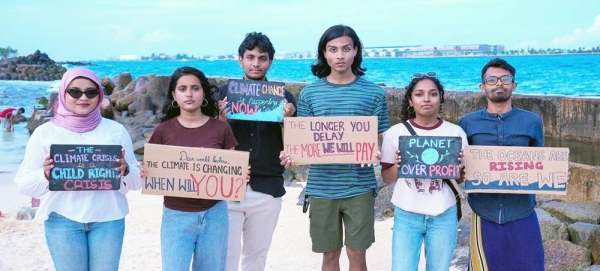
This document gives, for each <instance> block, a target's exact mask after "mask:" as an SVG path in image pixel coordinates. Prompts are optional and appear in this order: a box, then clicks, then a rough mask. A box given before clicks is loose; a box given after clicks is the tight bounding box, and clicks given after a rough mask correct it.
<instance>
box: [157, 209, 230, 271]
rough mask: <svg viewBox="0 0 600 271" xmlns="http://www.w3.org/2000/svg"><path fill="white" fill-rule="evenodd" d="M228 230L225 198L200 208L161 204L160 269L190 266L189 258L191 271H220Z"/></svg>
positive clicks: (225, 249) (176, 268) (222, 268)
mask: <svg viewBox="0 0 600 271" xmlns="http://www.w3.org/2000/svg"><path fill="white" fill-rule="evenodd" d="M228 232H229V218H228V215H227V203H226V202H225V201H221V202H219V203H217V204H216V205H215V206H213V207H212V208H210V209H208V210H206V211H202V212H182V211H177V210H173V209H169V208H167V207H163V218H162V225H161V230H160V248H161V254H162V270H164V271H167V270H173V271H180V270H190V262H191V263H192V264H191V265H192V270H193V271H219V270H223V271H224V270H225V267H226V262H227V234H228ZM192 256H193V258H192Z"/></svg>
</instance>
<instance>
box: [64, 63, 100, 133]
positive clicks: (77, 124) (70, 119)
mask: <svg viewBox="0 0 600 271" xmlns="http://www.w3.org/2000/svg"><path fill="white" fill-rule="evenodd" d="M78 77H83V78H86V79H89V80H91V81H92V82H94V84H96V86H97V87H98V89H99V90H100V95H98V104H97V105H96V108H94V110H93V111H92V112H90V113H88V114H87V115H79V114H76V113H73V112H71V111H70V110H69V108H68V107H67V104H66V101H65V95H67V94H66V91H67V86H69V84H70V83H71V81H73V80H74V79H75V78H78ZM103 100H104V91H103V89H102V86H101V85H100V81H99V80H98V77H97V76H96V74H95V73H94V72H93V71H91V70H88V69H86V68H73V69H70V70H67V72H65V74H63V77H62V79H61V81H60V88H59V89H58V109H57V110H56V112H55V113H54V118H53V119H52V123H54V124H56V125H58V126H60V127H63V128H65V129H68V130H71V131H73V132H78V133H85V132H89V131H91V130H94V129H95V128H96V127H97V126H98V125H99V124H100V121H102V115H100V105H101V104H102V101H103Z"/></svg>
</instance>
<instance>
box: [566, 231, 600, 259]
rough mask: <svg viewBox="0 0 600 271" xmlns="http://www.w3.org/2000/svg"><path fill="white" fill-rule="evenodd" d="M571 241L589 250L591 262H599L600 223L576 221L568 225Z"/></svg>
mask: <svg viewBox="0 0 600 271" xmlns="http://www.w3.org/2000/svg"><path fill="white" fill-rule="evenodd" d="M569 236H571V242H573V243H575V244H578V245H580V246H584V247H586V248H588V249H590V250H591V253H592V262H593V263H595V264H600V225H596V224H589V223H583V222H577V223H573V224H571V225H569Z"/></svg>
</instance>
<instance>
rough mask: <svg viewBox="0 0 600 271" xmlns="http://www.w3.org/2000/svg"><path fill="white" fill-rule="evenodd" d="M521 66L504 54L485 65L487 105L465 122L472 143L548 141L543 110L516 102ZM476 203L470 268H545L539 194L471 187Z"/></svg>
mask: <svg viewBox="0 0 600 271" xmlns="http://www.w3.org/2000/svg"><path fill="white" fill-rule="evenodd" d="M515 73H516V70H515V68H514V67H513V66H511V65H510V64H508V62H506V61H505V60H503V59H500V58H496V59H492V60H491V61H489V62H488V63H487V64H486V65H485V66H484V67H483V69H482V71H481V84H479V89H481V91H482V92H483V93H484V94H485V95H486V97H487V107H486V108H484V109H482V110H479V111H475V112H472V113H469V114H467V115H465V116H464V117H463V118H462V119H461V120H460V121H459V123H458V124H459V125H460V126H461V127H462V128H463V130H464V131H465V132H466V133H467V138H468V140H469V145H485V146H531V147H543V146H544V126H543V124H542V119H541V118H540V116H538V115H537V114H535V113H533V112H530V111H527V110H523V109H520V108H517V107H515V106H514V105H513V104H512V100H511V95H512V92H513V91H514V90H515V89H516V88H517V82H516V81H515ZM468 199H469V205H470V206H471V208H472V209H473V213H474V214H473V218H472V221H471V248H470V263H469V265H470V266H469V267H470V268H469V269H470V270H472V271H476V270H492V271H493V270H528V271H535V270H544V248H543V244H542V235H541V231H540V225H539V222H538V219H537V215H536V213H535V210H534V207H535V204H536V203H535V195H533V194H502V193H470V194H469V197H468Z"/></svg>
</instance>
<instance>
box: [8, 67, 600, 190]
mask: <svg viewBox="0 0 600 271" xmlns="http://www.w3.org/2000/svg"><path fill="white" fill-rule="evenodd" d="M491 58H492V57H468V58H399V59H369V58H367V59H364V60H363V66H364V67H366V68H367V72H366V76H365V78H366V79H368V80H371V81H373V82H377V83H384V84H385V85H386V86H394V87H403V86H405V85H406V84H408V82H409V80H410V78H411V75H412V74H413V73H415V72H427V71H435V72H437V73H438V77H439V79H440V80H441V82H442V84H443V85H444V87H445V88H446V89H447V90H455V91H479V89H478V85H479V82H480V76H481V68H482V67H483V66H484V65H485V63H487V61H489V60H490V59H491ZM505 59H506V60H507V61H508V62H509V63H511V64H512V65H513V66H515V68H516V69H517V74H516V80H517V83H518V84H519V85H518V88H517V90H516V91H515V93H517V94H528V95H558V96H569V97H590V98H596V97H598V98H600V80H598V78H600V55H555V56H514V57H505ZM92 63H93V64H94V65H92V66H88V68H90V69H91V70H93V71H95V72H96V73H97V74H98V76H99V77H100V78H102V77H113V76H116V75H118V74H120V73H122V72H129V73H131V75H132V76H133V78H134V79H135V78H137V77H138V76H146V75H149V74H156V75H170V74H171V73H172V72H173V71H174V70H175V69H176V68H178V67H181V66H193V67H196V68H198V69H200V70H202V71H203V72H204V73H205V74H206V75H207V76H209V77H232V78H240V77H241V76H242V71H241V68H240V67H239V64H238V62H237V61H231V60H217V61H95V62H92ZM311 63H313V60H308V59H300V60H279V59H276V60H274V61H273V65H272V67H271V69H270V70H269V73H268V77H269V80H271V81H287V82H312V81H315V80H316V77H314V76H313V75H312V73H311V71H310V65H311ZM67 68H70V67H69V66H68V67H67ZM58 84H59V81H51V82H25V81H2V80H0V110H2V109H4V108H6V107H15V108H19V107H24V108H25V109H26V112H25V116H30V115H31V111H32V109H33V107H34V106H35V105H36V104H37V101H36V100H35V98H37V97H40V96H46V97H47V96H49V94H50V93H51V92H56V91H57V90H58ZM0 134H1V135H2V137H1V138H2V139H1V140H0V157H2V158H3V160H2V163H0V182H2V181H5V180H3V179H2V176H3V174H4V175H6V174H11V173H14V172H15V171H16V170H17V169H18V166H19V164H20V163H21V160H22V159H23V153H24V151H25V145H26V143H27V140H28V138H29V134H28V132H27V129H26V128H25V123H20V124H17V125H16V127H15V132H12V133H9V132H6V131H5V130H1V131H0ZM569 144H575V145H573V146H574V147H575V146H576V143H569V142H556V143H554V144H553V145H554V146H557V145H560V146H569ZM595 147H596V148H598V146H595ZM581 149H585V148H581ZM597 153H598V152H596V151H592V152H591V153H590V155H591V156H590V155H586V156H583V158H581V159H583V161H578V162H580V163H586V164H592V165H600V157H598V155H597ZM574 158H575V159H578V158H576V157H574ZM572 161H573V160H572Z"/></svg>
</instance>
